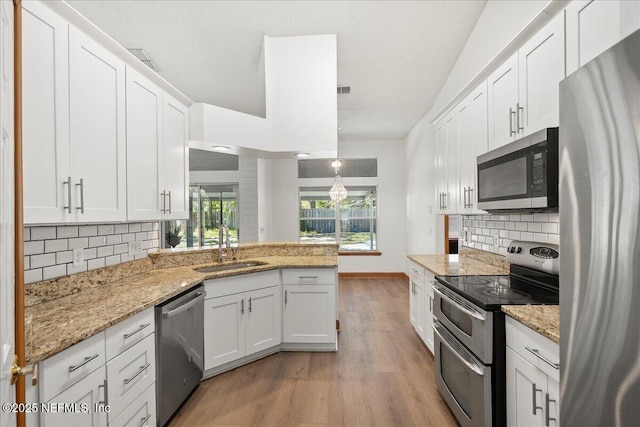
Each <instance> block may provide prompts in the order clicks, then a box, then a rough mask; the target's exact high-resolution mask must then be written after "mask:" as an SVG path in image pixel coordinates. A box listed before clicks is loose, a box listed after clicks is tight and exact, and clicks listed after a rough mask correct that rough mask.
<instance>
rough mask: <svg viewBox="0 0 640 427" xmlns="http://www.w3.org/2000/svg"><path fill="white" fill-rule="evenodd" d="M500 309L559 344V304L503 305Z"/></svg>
mask: <svg viewBox="0 0 640 427" xmlns="http://www.w3.org/2000/svg"><path fill="white" fill-rule="evenodd" d="M502 311H503V312H504V313H505V314H507V315H508V316H511V317H513V318H514V319H516V320H517V321H518V322H520V323H522V324H523V325H525V326H527V327H529V328H531V329H533V330H534V331H536V332H538V333H539V334H542V335H544V336H545V337H547V338H549V339H550V340H551V341H554V342H555V343H557V344H560V306H559V305H505V306H502Z"/></svg>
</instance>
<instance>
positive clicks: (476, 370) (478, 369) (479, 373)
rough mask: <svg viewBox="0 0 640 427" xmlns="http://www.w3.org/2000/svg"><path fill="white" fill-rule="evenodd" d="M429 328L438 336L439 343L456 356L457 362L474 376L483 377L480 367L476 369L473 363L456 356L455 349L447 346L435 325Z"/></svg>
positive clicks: (449, 345)
mask: <svg viewBox="0 0 640 427" xmlns="http://www.w3.org/2000/svg"><path fill="white" fill-rule="evenodd" d="M431 328H432V329H433V332H434V333H435V334H436V335H437V336H438V338H440V342H441V343H442V344H444V345H446V346H447V347H448V348H449V350H451V352H452V353H453V354H455V355H456V357H457V358H458V360H460V361H461V362H462V363H464V365H465V366H466V367H467V368H469V369H471V370H472V371H473V372H475V373H476V374H478V375H480V376H481V377H484V372H483V371H482V369H481V368H480V367H478V366H477V365H474V364H473V363H471V362H469V361H468V360H467V359H465V358H464V357H462V356H460V355H459V354H458V352H457V350H456V349H455V348H453V346H452V345H451V344H449V343H448V342H447V340H445V339H444V337H443V336H442V335H441V334H440V331H438V327H437V326H436V325H435V323H434V324H432V325H431Z"/></svg>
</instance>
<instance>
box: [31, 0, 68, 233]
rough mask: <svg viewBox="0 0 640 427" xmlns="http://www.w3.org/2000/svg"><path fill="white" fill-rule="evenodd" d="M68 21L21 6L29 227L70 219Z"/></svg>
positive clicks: (48, 11) (36, 6)
mask: <svg viewBox="0 0 640 427" xmlns="http://www.w3.org/2000/svg"><path fill="white" fill-rule="evenodd" d="M68 28H69V25H68V24H67V22H66V21H65V20H64V19H62V18H61V17H60V16H59V15H57V14H56V13H54V12H53V11H52V10H51V9H49V8H48V7H47V6H45V5H44V3H41V2H35V1H29V2H22V132H23V134H22V144H23V147H22V152H23V162H22V165H23V170H24V173H23V181H24V184H23V188H24V222H25V224H34V223H51V222H67V221H70V220H71V217H72V215H71V211H72V210H73V207H72V206H71V205H70V203H71V201H70V197H69V195H70V190H72V189H71V187H70V185H71V183H70V182H69V68H68V67H69V63H68V61H67V60H66V58H67V57H68Z"/></svg>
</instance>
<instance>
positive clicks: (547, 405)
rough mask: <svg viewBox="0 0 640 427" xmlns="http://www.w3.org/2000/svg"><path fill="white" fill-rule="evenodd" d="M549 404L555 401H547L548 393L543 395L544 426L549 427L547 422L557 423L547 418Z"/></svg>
mask: <svg viewBox="0 0 640 427" xmlns="http://www.w3.org/2000/svg"><path fill="white" fill-rule="evenodd" d="M549 402H553V403H556V401H555V400H553V399H549V393H545V394H544V425H545V426H547V427H549V421H557V420H556V419H555V418H551V417H550V416H549Z"/></svg>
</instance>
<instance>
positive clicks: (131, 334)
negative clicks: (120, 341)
mask: <svg viewBox="0 0 640 427" xmlns="http://www.w3.org/2000/svg"><path fill="white" fill-rule="evenodd" d="M150 325H151V323H145V324H144V325H140V327H139V328H138V329H136V330H135V331H133V332H129V333H128V334H124V339H125V340H126V339H128V338H131V337H132V336H134V335H135V334H137V333H138V332H140V331H141V330H143V329H144V328H146V327H147V326H150Z"/></svg>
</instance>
